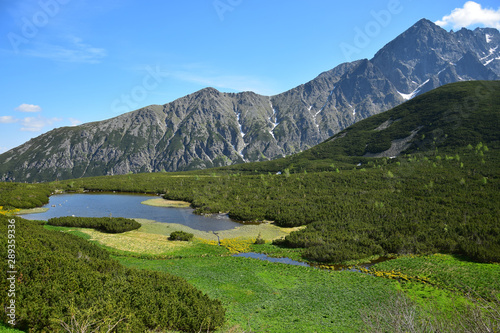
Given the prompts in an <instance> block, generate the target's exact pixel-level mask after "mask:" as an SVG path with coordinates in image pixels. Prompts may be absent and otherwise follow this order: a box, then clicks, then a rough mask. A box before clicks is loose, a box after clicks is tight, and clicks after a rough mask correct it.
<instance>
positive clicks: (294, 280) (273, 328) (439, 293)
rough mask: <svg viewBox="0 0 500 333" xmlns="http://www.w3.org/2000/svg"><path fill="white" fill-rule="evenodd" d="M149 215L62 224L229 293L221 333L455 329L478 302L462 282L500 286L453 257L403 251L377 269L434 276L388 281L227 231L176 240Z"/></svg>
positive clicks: (117, 251) (481, 268)
mask: <svg viewBox="0 0 500 333" xmlns="http://www.w3.org/2000/svg"><path fill="white" fill-rule="evenodd" d="M141 222H142V223H143V226H142V227H141V228H140V229H139V230H134V231H130V232H126V233H123V234H116V235H108V234H104V233H100V232H97V231H93V230H88V229H70V228H59V230H65V229H66V231H68V232H71V233H75V234H79V235H80V236H84V237H85V238H87V239H90V240H91V241H94V242H96V243H97V244H100V245H101V246H104V247H106V248H107V249H109V250H110V251H111V252H112V253H113V254H114V257H115V258H116V259H118V260H119V261H120V263H122V264H123V265H125V266H127V267H133V268H140V269H146V270H155V271H162V272H168V273H171V274H174V275H177V276H180V277H183V278H185V279H186V280H187V281H188V282H189V283H191V284H193V285H194V286H196V287H197V288H199V289H200V290H202V291H203V292H204V293H206V294H208V295H209V296H210V297H212V298H217V299H219V300H221V301H222V302H223V305H224V307H225V309H226V324H225V325H224V327H223V328H222V329H221V330H220V331H221V332H359V331H368V332H369V331H377V330H382V331H384V330H387V331H397V330H396V329H394V325H396V326H398V327H399V329H403V330H404V329H408V325H410V326H411V325H414V324H415V323H417V326H418V325H424V324H422V323H425V325H424V326H419V327H420V328H421V329H424V328H425V327H429V326H432V325H434V326H433V327H436V326H438V327H439V326H443V325H444V324H443V322H446V323H448V324H446V325H444V326H448V327H449V329H448V330H447V329H446V328H443V327H441V328H440V330H441V331H443V332H446V331H450V332H451V331H454V330H455V331H456V329H457V328H456V326H453V325H451V324H449V323H452V322H453V321H454V318H456V316H457V315H458V316H460V317H463V314H464V313H466V311H467V305H470V304H471V303H470V301H468V299H467V298H466V297H465V294H466V292H465V289H463V288H462V289H461V290H460V288H459V286H465V285H467V286H470V287H471V288H472V289H474V290H477V291H482V292H483V294H484V292H486V291H488V292H490V291H493V292H497V293H498V291H499V290H500V285H499V282H498V281H500V279H498V278H497V277H498V274H499V272H500V265H497V264H478V263H472V262H467V261H463V260H460V259H459V258H456V257H453V256H450V255H433V256H403V257H400V258H398V259H395V260H390V261H386V262H383V263H379V264H376V265H375V266H373V268H372V269H371V274H373V273H374V272H397V273H398V274H399V276H408V277H416V276H419V277H420V276H425V277H426V278H427V279H428V280H429V281H430V282H431V283H426V282H419V281H417V280H416V279H411V278H408V279H407V280H406V279H388V278H387V277H388V274H385V275H384V274H379V276H373V275H370V274H365V273H359V272H350V271H340V272H339V271H328V270H323V269H318V268H313V267H299V266H290V265H284V264H279V263H270V262H265V261H260V260H256V259H251V258H240V257H232V256H231V254H232V253H234V252H238V251H248V252H250V251H251V252H260V253H267V254H269V255H271V256H277V257H280V256H281V257H290V258H293V259H299V260H300V251H301V250H300V249H287V248H281V247H277V246H275V245H271V244H270V243H269V242H267V243H266V244H262V245H256V244H252V240H251V239H248V238H242V237H239V238H226V239H223V241H222V246H216V242H215V241H214V240H213V239H203V238H195V240H194V241H192V242H178V241H169V240H168V239H167V236H166V235H167V234H168V232H167V230H170V229H167V228H166V226H165V225H164V224H162V226H161V227H163V228H164V229H161V228H160V229H158V228H159V227H160V226H156V227H155V225H156V223H154V222H152V221H141ZM148 226H149V227H150V228H148ZM170 227H172V226H170ZM51 228H54V227H51ZM160 230H163V233H164V234H161V233H160ZM172 230H173V229H172ZM151 231H153V232H151ZM302 260H303V259H302ZM449 277H451V278H449ZM495 279H496V280H495ZM444 282H446V283H444ZM406 313H412V316H413V318H414V321H415V323H406V322H405V323H400V322H394V318H403V317H404V315H405V314H406ZM381 316H382V317H381ZM405 325H406V326H405ZM431 331H432V330H431ZM434 331H435V330H434Z"/></svg>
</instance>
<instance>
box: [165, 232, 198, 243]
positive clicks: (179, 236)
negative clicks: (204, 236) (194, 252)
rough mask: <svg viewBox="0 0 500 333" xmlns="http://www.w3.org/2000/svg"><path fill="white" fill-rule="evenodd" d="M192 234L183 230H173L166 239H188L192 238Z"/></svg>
mask: <svg viewBox="0 0 500 333" xmlns="http://www.w3.org/2000/svg"><path fill="white" fill-rule="evenodd" d="M193 236H194V235H193V234H190V233H188V232H184V231H174V232H172V233H171V234H170V237H169V238H168V239H170V240H173V241H176V240H178V241H186V242H188V241H190V240H192V239H193Z"/></svg>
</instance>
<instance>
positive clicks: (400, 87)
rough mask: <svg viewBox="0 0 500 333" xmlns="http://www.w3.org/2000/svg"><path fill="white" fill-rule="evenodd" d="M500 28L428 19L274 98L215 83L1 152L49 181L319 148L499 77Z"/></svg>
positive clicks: (18, 174) (13, 171) (14, 173)
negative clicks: (363, 124)
mask: <svg viewBox="0 0 500 333" xmlns="http://www.w3.org/2000/svg"><path fill="white" fill-rule="evenodd" d="M499 46H500V33H499V32H498V30H496V29H491V28H478V29H475V30H473V31H471V30H468V29H461V30H459V31H457V32H453V31H449V32H448V31H446V30H445V29H442V28H441V27H439V26H437V25H436V24H434V23H433V22H431V21H429V20H427V19H422V20H420V21H418V22H416V23H415V24H414V25H412V26H411V27H410V28H409V29H407V30H406V31H404V32H403V33H402V34H400V35H399V36H397V37H396V38H395V39H394V40H393V41H391V42H389V43H388V44H387V45H385V46H384V47H383V48H382V49H380V50H379V51H378V52H377V53H376V54H375V56H374V57H373V58H372V59H370V60H368V59H362V60H358V61H354V62H350V63H343V64H340V65H338V66H337V67H335V68H333V69H331V70H328V71H325V72H323V73H321V74H319V75H318V76H317V77H316V78H314V79H313V80H311V81H309V82H307V83H304V84H301V85H299V86H297V87H295V88H293V89H290V90H289V91H286V92H283V93H281V94H277V95H274V96H262V95H258V94H256V93H253V92H241V93H224V92H219V91H218V90H217V89H214V88H211V87H208V88H205V89H202V90H199V91H197V92H194V93H192V94H190V95H187V96H184V97H181V98H179V99H177V100H175V101H173V102H170V103H167V104H165V105H151V106H147V107H145V108H142V109H139V110H136V111H133V112H129V113H126V114H123V115H121V116H118V117H115V118H112V119H109V120H105V121H102V122H95V123H89V124H84V125H80V126H76V127H72V128H60V129H56V130H54V131H51V132H48V133H45V134H43V135H41V136H39V137H38V138H35V139H33V140H30V141H29V142H27V143H25V144H23V145H21V146H19V147H17V148H14V149H12V150H11V151H9V152H6V153H4V154H2V155H0V179H2V180H13V181H44V180H54V179H56V178H58V179H64V178H76V177H84V176H94V175H106V174H119V173H127V172H151V171H162V170H165V171H176V170H190V169H198V168H207V167H214V166H224V165H229V164H234V163H242V162H247V161H262V160H266V159H273V158H277V157H281V156H284V155H290V154H293V153H296V152H300V151H303V150H305V149H307V148H310V147H312V146H314V145H316V144H318V143H320V142H322V141H324V140H326V139H328V138H329V137H331V136H333V135H334V134H336V133H338V132H340V131H341V130H343V129H344V128H346V127H348V126H350V125H352V124H354V123H355V122H357V121H359V120H361V119H364V118H367V117H370V116H372V115H375V114H378V113H380V112H383V111H386V110H389V109H391V108H393V107H395V106H397V105H399V104H401V103H403V102H404V101H406V100H409V99H412V98H413V97H415V96H417V95H420V94H422V93H424V92H427V91H429V90H431V89H434V88H437V87H439V86H441V85H444V84H447V83H452V82H457V81H464V80H498V79H499V75H500V48H499Z"/></svg>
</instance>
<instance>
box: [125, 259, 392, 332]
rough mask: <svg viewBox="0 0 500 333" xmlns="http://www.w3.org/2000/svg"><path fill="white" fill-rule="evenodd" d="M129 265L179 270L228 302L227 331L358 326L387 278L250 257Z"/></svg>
mask: <svg viewBox="0 0 500 333" xmlns="http://www.w3.org/2000/svg"><path fill="white" fill-rule="evenodd" d="M119 260H120V262H121V263H122V264H124V265H126V266H127V267H133V268H140V269H146V270H157V271H161V272H168V273H171V274H174V275H178V276H182V277H184V278H186V280H187V281H188V282H190V283H192V284H193V285H194V286H196V287H197V288H199V289H201V290H203V291H204V292H206V293H207V294H208V295H209V296H210V297H212V298H216V299H219V300H221V302H222V304H223V305H224V307H225V308H226V315H227V323H226V325H225V326H224V328H225V329H226V330H227V331H229V332H235V331H236V332H280V333H281V332H315V331H316V332H359V331H361V330H362V329H363V327H364V323H363V321H362V320H361V316H360V310H367V309H369V308H372V307H375V306H378V305H379V304H385V299H386V296H387V295H388V294H390V293H391V292H394V291H395V284H394V283H393V282H392V281H390V280H384V279H377V278H374V277H371V276H368V275H365V274H359V273H353V272H328V271H321V270H318V269H314V268H308V267H299V266H289V265H284V264H277V263H269V262H265V261H260V260H255V259H250V258H235V257H213V256H208V257H194V258H184V259H172V260H145V259H136V258H130V257H119Z"/></svg>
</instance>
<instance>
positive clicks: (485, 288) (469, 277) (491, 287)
mask: <svg viewBox="0 0 500 333" xmlns="http://www.w3.org/2000/svg"><path fill="white" fill-rule="evenodd" d="M373 268H375V269H377V270H380V271H386V272H387V271H397V272H402V273H404V274H407V275H411V276H422V277H425V278H427V279H428V280H429V281H430V282H431V283H432V284H434V285H437V286H439V287H440V288H444V289H447V290H450V291H457V292H461V293H469V292H473V293H477V294H478V295H480V296H481V297H483V298H486V299H495V298H496V297H498V296H499V295H500V264H498V263H476V262H471V261H468V260H467V259H466V258H463V257H459V256H453V255H449V254H433V255H428V256H403V257H400V258H398V259H395V260H391V261H386V262H382V263H379V264H376V265H374V266H373Z"/></svg>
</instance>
